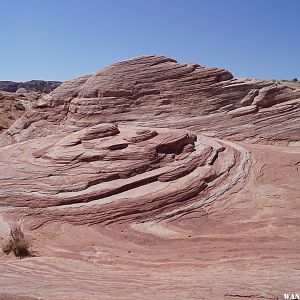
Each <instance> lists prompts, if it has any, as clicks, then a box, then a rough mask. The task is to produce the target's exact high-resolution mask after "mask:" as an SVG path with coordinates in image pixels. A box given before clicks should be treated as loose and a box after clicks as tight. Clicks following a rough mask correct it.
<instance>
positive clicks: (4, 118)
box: [0, 92, 41, 132]
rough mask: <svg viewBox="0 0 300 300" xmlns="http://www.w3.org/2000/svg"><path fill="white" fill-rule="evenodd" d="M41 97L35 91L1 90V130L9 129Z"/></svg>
mask: <svg viewBox="0 0 300 300" xmlns="http://www.w3.org/2000/svg"><path fill="white" fill-rule="evenodd" d="M40 97H41V95H40V94H39V93H35V92H30V93H19V92H18V93H9V92H0V132H2V131H4V130H5V129H8V128H9V127H10V126H11V125H12V124H13V123H14V122H15V121H16V120H18V119H19V118H20V117H21V116H22V115H23V113H24V112H25V111H26V110H28V109H30V108H31V107H32V105H33V103H35V102H36V101H37V100H38V99H39V98H40Z"/></svg>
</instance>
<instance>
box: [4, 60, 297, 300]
mask: <svg viewBox="0 0 300 300" xmlns="http://www.w3.org/2000/svg"><path fill="white" fill-rule="evenodd" d="M299 91H300V90H299V88H298V86H297V85H291V84H289V83H287V82H276V81H264V80H254V79H236V78H233V76H232V74H231V73H229V72H227V71H225V70H222V69H217V68H205V67H201V66H199V65H191V64H179V63H177V62H176V61H174V60H172V59H169V58H166V57H158V56H147V57H140V58H135V59H131V60H128V61H123V62H120V63H116V64H114V65H112V66H109V67H107V68H105V69H103V70H101V71H99V72H97V73H96V74H93V75H88V76H85V77H81V78H78V79H74V80H70V81H67V82H65V83H63V84H62V85H61V86H59V87H58V88H57V89H55V90H54V91H53V92H52V93H51V94H49V95H46V96H43V97H42V98H40V99H39V100H38V101H37V102H36V103H35V104H33V107H32V108H29V109H28V110H27V111H25V113H24V114H23V115H22V117H21V118H20V119H18V120H17V121H16V122H15V123H14V124H13V125H12V126H10V128H9V129H7V130H6V131H5V132H4V133H2V134H1V136H0V145H1V146H0V168H1V172H0V205H1V206H0V239H1V238H3V239H4V240H5V239H7V237H8V235H9V225H12V224H15V223H19V224H20V225H21V228H22V230H23V231H24V232H25V234H26V237H27V238H28V239H29V240H30V242H31V244H32V248H33V250H34V254H35V255H36V257H31V258H27V259H24V260H14V259H13V258H12V257H8V258H7V257H4V255H0V274H1V275H0V279H1V280H0V282H1V293H2V294H0V297H1V295H5V297H21V296H29V297H33V298H38V299H40V298H43V299H86V300H90V299H95V300H96V299H102V298H103V299H105V298H111V299H133V298H139V299H174V295H176V296H175V298H176V297H177V295H178V298H182V299H217V300H221V299H222V300H223V299H243V298H251V299H280V298H281V297H282V295H283V293H285V292H287V291H295V290H296V288H298V286H299V280H298V278H299V270H298V269H299V268H297V262H298V261H299V246H298V245H299V243H298V241H299V218H298V215H299V201H298V200H299V193H300V191H299V183H298V181H299V179H298V178H299V164H300V159H299V158H300V151H299V129H300V127H299V126H300V122H299V120H300V117H299V110H300V107H299V101H300V100H299ZM266 144H276V145H266ZM287 145H288V146H287ZM4 240H3V241H4ZM28 282H30V285H28ZM116 285H117V288H116ZM45 287H46V288H45Z"/></svg>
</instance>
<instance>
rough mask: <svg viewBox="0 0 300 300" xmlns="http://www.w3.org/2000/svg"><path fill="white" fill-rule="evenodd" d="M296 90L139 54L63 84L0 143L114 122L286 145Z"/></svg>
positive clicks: (294, 126)
mask: <svg viewBox="0 0 300 300" xmlns="http://www.w3.org/2000/svg"><path fill="white" fill-rule="evenodd" d="M297 87H298V86H297V85H295V86H291V85H287V84H286V83H284V82H276V81H265V80H256V79H238V78H234V77H233V75H232V74H231V73H229V72H228V71H225V70H223V69H217V68H207V67H201V66H199V65H196V64H180V63H177V62H176V61H175V60H173V59H170V58H166V57H161V56H145V57H140V58H135V59H130V60H127V61H123V62H119V63H116V64H113V65H111V66H109V67H107V68H104V69H103V70H100V71H99V72H97V73H95V74H92V75H88V76H85V77H82V78H78V79H74V80H70V81H66V82H65V83H63V84H62V85H61V86H59V87H58V88H57V89H55V90H54V91H53V92H52V93H50V94H49V95H46V96H45V97H43V98H42V99H41V100H40V101H39V102H38V103H37V105H36V106H35V107H34V108H33V109H32V110H30V111H28V112H26V113H25V115H24V116H22V118H21V119H20V120H19V121H18V122H17V123H16V124H15V125H14V126H13V127H12V128H10V129H9V130H8V131H7V132H6V134H5V135H4V136H2V138H1V139H2V142H1V143H2V144H7V143H11V142H14V141H23V140H26V139H29V138H33V137H38V136H46V135H48V134H49V133H54V132H61V131H62V130H71V131H72V130H78V129H80V128H84V127H88V126H93V125H95V124H98V123H103V122H116V123H119V124H120V123H122V124H126V123H134V124H136V125H139V126H150V127H172V128H190V129H191V130H193V131H198V132H206V133H207V134H210V135H212V136H217V137H227V138H230V139H233V140H245V139H246V140H248V141H251V140H252V141H253V142H270V143H276V142H277V143H285V144H286V143H288V142H291V141H298V139H299V135H298V134H297V133H298V132H299V130H300V128H299V122H297V120H298V118H299V114H300V108H299V101H300V100H299V98H300V89H299V87H298V88H297Z"/></svg>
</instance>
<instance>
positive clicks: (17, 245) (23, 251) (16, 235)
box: [2, 226, 30, 257]
mask: <svg viewBox="0 0 300 300" xmlns="http://www.w3.org/2000/svg"><path fill="white" fill-rule="evenodd" d="M2 251H3V252H4V253H5V254H7V255H8V254H10V253H11V252H13V253H14V255H15V256H17V257H26V256H29V255H30V252H29V243H28V242H27V241H26V239H25V236H24V233H23V231H22V230H21V228H20V226H16V227H14V228H11V229H10V240H9V241H8V242H7V243H6V244H4V245H3V247H2Z"/></svg>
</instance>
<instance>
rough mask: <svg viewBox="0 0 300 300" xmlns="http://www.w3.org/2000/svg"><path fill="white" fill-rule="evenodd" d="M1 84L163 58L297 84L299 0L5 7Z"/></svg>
mask: <svg viewBox="0 0 300 300" xmlns="http://www.w3.org/2000/svg"><path fill="white" fill-rule="evenodd" d="M0 33H1V35H0V37H1V45H0V80H14V81H25V80H31V79H44V80H66V79H70V78H74V77H77V76H81V75H85V74H89V73H93V72H95V71H97V70H98V69H100V68H102V67H104V66H106V65H109V64H111V63H113V62H116V61H118V60H122V59H126V58H130V57H134V56H139V55H144V54H159V55H165V56H169V57H172V58H175V59H176V60H178V61H179V62H185V63H198V64H200V65H203V66H216V67H223V68H225V69H227V70H229V71H231V72H232V73H233V74H234V75H235V76H239V77H255V78H266V79H291V78H294V77H298V78H300V1H299V0H281V1H279V0H251V1H250V0H249V1H247V0H226V1H225V0H219V1H216V0H215V1H214V0H207V1H205V0H26V1H25V0H0Z"/></svg>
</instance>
